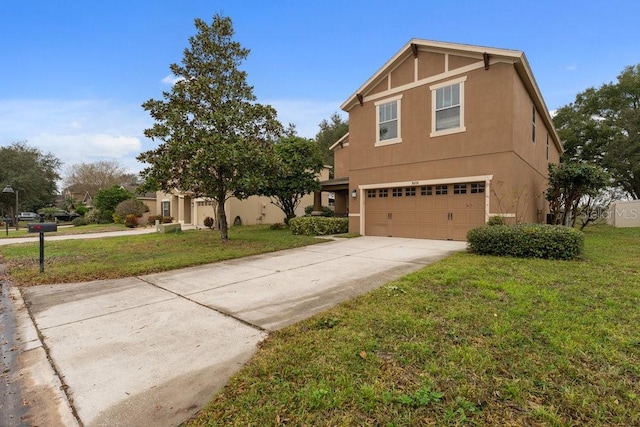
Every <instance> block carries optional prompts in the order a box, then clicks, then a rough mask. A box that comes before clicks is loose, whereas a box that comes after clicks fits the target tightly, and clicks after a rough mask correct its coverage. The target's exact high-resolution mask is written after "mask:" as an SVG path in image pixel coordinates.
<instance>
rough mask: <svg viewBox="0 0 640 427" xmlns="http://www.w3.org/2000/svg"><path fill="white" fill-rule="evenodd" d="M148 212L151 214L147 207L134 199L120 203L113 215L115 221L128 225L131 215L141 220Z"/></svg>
mask: <svg viewBox="0 0 640 427" xmlns="http://www.w3.org/2000/svg"><path fill="white" fill-rule="evenodd" d="M146 212H149V208H148V207H147V205H145V204H144V203H142V202H141V201H140V200H138V199H136V198H135V197H134V198H131V199H127V200H124V201H122V202H120V203H118V206H116V209H115V212H114V214H113V221H114V222H124V223H125V224H126V220H127V217H128V216H129V215H133V216H135V217H136V218H140V217H141V216H142V215H143V214H144V213H146ZM116 218H117V219H116Z"/></svg>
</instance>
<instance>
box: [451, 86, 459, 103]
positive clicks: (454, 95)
mask: <svg viewBox="0 0 640 427" xmlns="http://www.w3.org/2000/svg"><path fill="white" fill-rule="evenodd" d="M451 105H460V85H459V84H456V85H453V86H451Z"/></svg>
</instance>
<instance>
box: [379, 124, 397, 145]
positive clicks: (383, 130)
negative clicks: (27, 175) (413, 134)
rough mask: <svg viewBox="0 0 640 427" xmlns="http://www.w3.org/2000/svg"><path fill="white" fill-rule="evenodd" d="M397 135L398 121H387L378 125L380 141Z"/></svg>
mask: <svg viewBox="0 0 640 427" xmlns="http://www.w3.org/2000/svg"><path fill="white" fill-rule="evenodd" d="M397 137H398V121H397V120H396V121H393V122H387V123H384V124H381V125H380V141H384V140H386V139H393V138H397Z"/></svg>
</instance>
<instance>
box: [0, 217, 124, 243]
mask: <svg viewBox="0 0 640 427" xmlns="http://www.w3.org/2000/svg"><path fill="white" fill-rule="evenodd" d="M34 222H37V221H34ZM28 224H29V223H27V222H24V223H23V222H20V223H19V229H18V230H17V231H16V229H15V227H9V233H7V232H6V229H5V228H4V227H3V228H2V229H0V239H12V238H19V237H33V238H37V237H38V233H29V232H28V230H27V225H28ZM126 230H132V229H131V228H127V227H125V226H124V224H113V223H110V224H89V225H83V226H81V227H75V226H73V225H72V224H71V223H70V222H61V223H59V224H58V231H52V232H50V233H44V235H45V237H46V236H63V235H68V234H90V233H105V232H110V231H126Z"/></svg>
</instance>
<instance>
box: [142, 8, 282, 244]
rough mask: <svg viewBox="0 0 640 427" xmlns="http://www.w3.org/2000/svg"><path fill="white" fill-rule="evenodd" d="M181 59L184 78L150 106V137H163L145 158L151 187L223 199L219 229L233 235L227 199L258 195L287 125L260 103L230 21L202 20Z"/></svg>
mask: <svg viewBox="0 0 640 427" xmlns="http://www.w3.org/2000/svg"><path fill="white" fill-rule="evenodd" d="M195 26H196V29H197V34H196V35H195V36H192V37H190V38H189V47H188V48H186V49H185V50H184V55H183V58H182V63H181V64H180V65H178V64H171V65H170V69H171V72H172V73H173V75H174V76H175V77H176V79H177V82H176V83H175V84H174V85H173V87H172V89H171V91H169V92H163V94H162V95H163V99H162V100H154V99H151V100H149V101H147V102H145V103H144V104H143V107H144V109H145V110H147V111H149V113H150V114H151V117H153V118H154V119H155V122H156V123H155V124H154V125H153V127H151V128H149V129H146V130H145V135H146V136H147V137H149V138H151V139H153V140H156V141H161V143H160V145H159V147H158V148H156V149H155V150H151V151H147V152H144V153H142V154H140V156H138V160H140V161H142V162H144V163H147V164H148V165H149V166H148V167H146V168H145V169H144V170H143V171H142V172H141V174H142V176H143V177H144V178H145V182H146V185H145V188H147V189H150V188H160V189H163V190H165V191H171V190H173V189H178V190H180V191H188V192H191V194H192V195H193V196H194V197H199V196H205V197H208V198H211V199H213V200H215V201H216V202H217V207H218V212H217V216H218V220H219V224H220V234H221V238H222V239H223V240H227V239H228V226H227V215H226V213H225V210H224V202H225V201H226V200H227V199H228V198H229V197H231V196H235V197H237V198H240V199H243V198H246V197H248V196H250V195H252V194H256V193H257V191H258V190H259V188H260V186H261V185H262V184H263V182H264V179H265V173H264V162H266V159H267V152H268V149H267V145H269V144H270V143H271V142H273V141H275V139H276V138H277V137H278V136H279V134H280V132H281V130H282V125H281V124H280V123H279V122H278V121H277V120H276V111H275V110H274V109H273V107H271V106H268V105H261V104H259V103H258V102H256V97H255V95H254V94H253V87H252V86H250V85H249V84H248V83H247V74H246V72H244V71H241V70H240V69H239V68H238V67H239V66H240V64H241V62H242V61H243V60H244V59H246V58H247V56H248V54H249V50H248V49H245V48H243V47H242V46H241V45H240V44H239V43H238V42H236V41H234V40H233V34H234V31H233V26H232V22H231V19H230V18H228V17H222V16H220V15H215V16H214V18H213V22H212V23H211V25H208V24H207V23H206V22H204V21H202V20H200V19H196V20H195Z"/></svg>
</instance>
